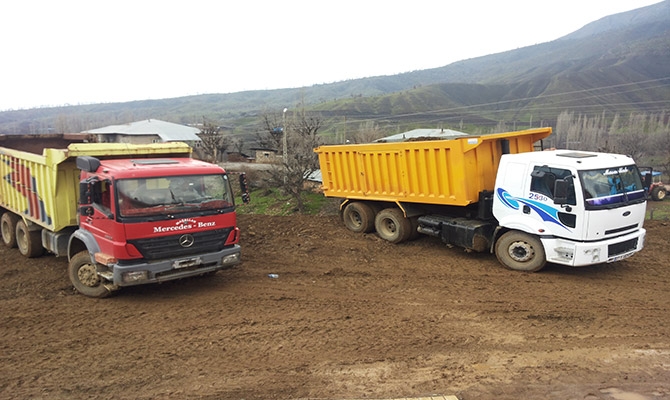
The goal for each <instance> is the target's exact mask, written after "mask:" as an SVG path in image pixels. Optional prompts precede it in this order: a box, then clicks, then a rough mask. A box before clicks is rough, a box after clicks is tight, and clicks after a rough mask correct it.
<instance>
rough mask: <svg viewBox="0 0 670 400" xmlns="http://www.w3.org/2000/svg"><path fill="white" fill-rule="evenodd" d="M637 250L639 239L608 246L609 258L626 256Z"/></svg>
mask: <svg viewBox="0 0 670 400" xmlns="http://www.w3.org/2000/svg"><path fill="white" fill-rule="evenodd" d="M636 248H637V238H634V239H630V240H626V241H625V242H621V243H614V244H611V245H609V246H607V253H608V254H607V256H608V257H612V256H616V255H619V254H625V253H628V252H629V251H633V250H635V249H636Z"/></svg>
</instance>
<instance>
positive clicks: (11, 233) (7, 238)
mask: <svg viewBox="0 0 670 400" xmlns="http://www.w3.org/2000/svg"><path fill="white" fill-rule="evenodd" d="M18 221H19V217H17V216H16V215H14V214H13V213H11V212H9V211H7V212H5V213H4V214H2V218H0V230H2V242H3V243H4V244H5V246H7V247H9V248H14V247H16V223H17V222H18Z"/></svg>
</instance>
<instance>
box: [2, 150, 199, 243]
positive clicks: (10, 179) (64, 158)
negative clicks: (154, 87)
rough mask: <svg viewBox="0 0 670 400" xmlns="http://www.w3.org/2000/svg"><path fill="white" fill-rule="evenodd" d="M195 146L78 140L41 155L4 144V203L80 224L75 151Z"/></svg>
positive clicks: (98, 153)
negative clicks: (65, 147) (83, 141)
mask: <svg viewBox="0 0 670 400" xmlns="http://www.w3.org/2000/svg"><path fill="white" fill-rule="evenodd" d="M35 140H38V139H35ZM191 151H192V150H191V148H190V147H189V146H188V145H187V144H185V143H157V144H147V145H132V144H123V143H77V144H70V145H69V146H68V147H67V149H51V148H47V149H44V150H43V151H42V154H41V155H39V154H34V153H29V152H25V151H21V150H15V149H9V148H5V147H0V176H1V177H2V181H0V206H2V207H4V208H5V209H7V210H10V211H13V212H14V213H16V214H18V215H20V216H22V217H24V218H25V219H27V220H29V221H32V222H34V223H36V224H38V225H40V226H42V227H43V228H47V229H49V230H51V231H54V232H57V231H60V230H61V229H63V228H65V227H68V226H75V225H77V200H78V198H79V174H80V171H79V169H77V167H76V164H75V162H76V157H78V156H93V157H98V158H100V159H104V158H119V157H138V158H139V157H142V158H144V157H167V156H170V155H172V156H179V157H189V156H190V154H191Z"/></svg>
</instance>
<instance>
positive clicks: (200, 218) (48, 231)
mask: <svg viewBox="0 0 670 400" xmlns="http://www.w3.org/2000/svg"><path fill="white" fill-rule="evenodd" d="M190 155H191V148H190V147H189V146H188V145H186V144H184V143H169V144H168V143H164V144H151V145H130V144H112V143H75V144H70V145H69V146H68V147H67V149H51V148H48V149H44V150H43V154H42V155H38V154H32V153H27V152H23V151H19V150H14V149H8V148H0V159H1V161H2V162H1V163H0V173H1V174H2V176H3V178H4V179H3V181H2V182H1V183H0V205H1V206H2V210H1V211H2V212H3V214H2V219H1V223H0V225H1V228H2V229H1V231H2V239H3V242H4V243H5V244H6V245H7V246H10V247H12V246H17V247H18V248H19V251H20V252H21V253H22V254H23V255H25V256H27V257H37V256H39V255H41V254H43V253H44V252H45V251H49V252H51V253H53V254H55V255H56V256H66V257H68V261H69V267H68V273H69V277H70V280H71V282H72V284H73V285H74V287H75V288H76V289H77V291H79V292H80V293H82V294H84V295H87V296H91V297H105V296H107V295H108V294H110V293H111V292H112V291H114V290H116V289H119V288H121V287H124V286H132V285H140V284H146V283H154V282H163V281H168V280H173V279H178V278H185V277H189V276H194V275H203V274H207V273H210V272H215V271H217V270H220V269H223V268H228V267H231V266H233V265H236V264H238V263H239V262H240V246H239V229H238V227H237V221H236V214H235V204H234V200H233V192H232V190H231V183H230V181H229V179H230V178H229V175H228V174H227V173H226V171H224V170H223V169H222V168H221V167H219V166H217V165H214V164H209V163H206V162H202V161H199V160H195V159H193V158H191V156H190ZM241 181H243V180H241ZM243 189H245V188H243Z"/></svg>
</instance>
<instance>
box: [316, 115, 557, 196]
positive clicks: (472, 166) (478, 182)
mask: <svg viewBox="0 0 670 400" xmlns="http://www.w3.org/2000/svg"><path fill="white" fill-rule="evenodd" d="M549 135H551V128H540V129H529V130H525V131H517V132H507V133H499V134H492V135H482V136H466V137H459V138H455V139H450V140H427V141H410V142H395V143H368V144H353V145H351V144H350V145H333V146H320V147H319V148H317V149H315V152H316V153H317V154H318V156H319V164H320V166H321V176H322V180H323V184H322V187H321V188H322V189H323V192H324V195H326V196H328V197H340V198H346V199H358V200H376V201H390V202H410V203H425V204H438V205H453V206H466V205H468V204H472V203H475V202H477V201H478V200H479V193H480V192H481V191H483V190H488V191H493V189H494V185H495V179H496V172H497V170H498V165H499V163H500V157H501V156H502V147H501V144H500V142H501V140H507V141H508V143H509V152H510V153H512V154H515V153H523V152H530V151H534V150H535V147H534V144H535V142H537V141H539V140H541V139H543V138H546V137H548V136H549Z"/></svg>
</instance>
